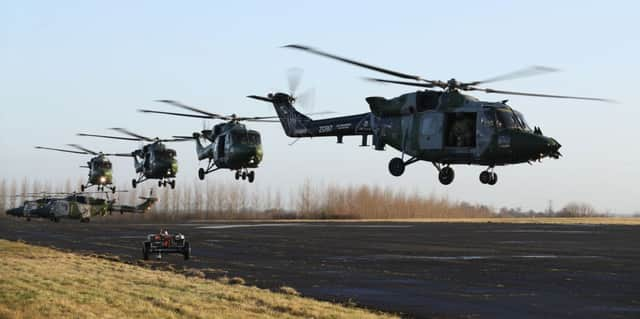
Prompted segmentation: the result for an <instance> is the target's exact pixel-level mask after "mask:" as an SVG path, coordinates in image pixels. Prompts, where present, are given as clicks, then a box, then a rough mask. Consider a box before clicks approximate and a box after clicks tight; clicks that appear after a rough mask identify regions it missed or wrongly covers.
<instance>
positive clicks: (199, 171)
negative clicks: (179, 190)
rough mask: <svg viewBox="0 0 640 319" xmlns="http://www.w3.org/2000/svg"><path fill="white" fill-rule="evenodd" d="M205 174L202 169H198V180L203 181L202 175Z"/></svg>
mask: <svg viewBox="0 0 640 319" xmlns="http://www.w3.org/2000/svg"><path fill="white" fill-rule="evenodd" d="M205 174H206V173H205V172H204V168H202V167H200V169H199V170H198V178H199V179H200V180H201V181H203V180H204V175H205Z"/></svg>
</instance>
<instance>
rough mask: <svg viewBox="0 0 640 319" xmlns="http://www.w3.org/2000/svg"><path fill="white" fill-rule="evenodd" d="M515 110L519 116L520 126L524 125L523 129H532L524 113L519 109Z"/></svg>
mask: <svg viewBox="0 0 640 319" xmlns="http://www.w3.org/2000/svg"><path fill="white" fill-rule="evenodd" d="M513 112H514V114H515V115H516V117H517V118H518V122H520V126H521V127H522V129H523V130H525V131H531V127H529V124H528V123H527V121H526V120H525V119H524V115H522V113H520V112H518V111H515V110H514V111H513Z"/></svg>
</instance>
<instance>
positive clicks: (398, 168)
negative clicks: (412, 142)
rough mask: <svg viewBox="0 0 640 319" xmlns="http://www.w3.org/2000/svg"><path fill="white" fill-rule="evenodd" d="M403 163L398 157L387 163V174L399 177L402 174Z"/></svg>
mask: <svg viewBox="0 0 640 319" xmlns="http://www.w3.org/2000/svg"><path fill="white" fill-rule="evenodd" d="M404 167H405V165H404V161H403V160H402V159H401V158H399V157H394V158H392V159H391V160H390V161H389V173H391V175H393V176H396V177H398V176H400V175H402V173H404Z"/></svg>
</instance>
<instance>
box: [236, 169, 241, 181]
mask: <svg viewBox="0 0 640 319" xmlns="http://www.w3.org/2000/svg"><path fill="white" fill-rule="evenodd" d="M239 179H240V171H236V180H239Z"/></svg>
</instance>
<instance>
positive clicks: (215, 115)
mask: <svg viewBox="0 0 640 319" xmlns="http://www.w3.org/2000/svg"><path fill="white" fill-rule="evenodd" d="M156 102H161V103H167V104H170V105H173V106H176V107H179V108H183V109H185V110H189V111H192V112H196V113H200V114H204V115H206V116H208V117H209V118H212V119H221V120H230V119H231V118H230V117H228V116H224V115H220V114H215V113H210V112H207V111H204V110H201V109H198V108H195V107H192V106H188V105H185V104H182V103H180V102H178V101H173V100H156Z"/></svg>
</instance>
